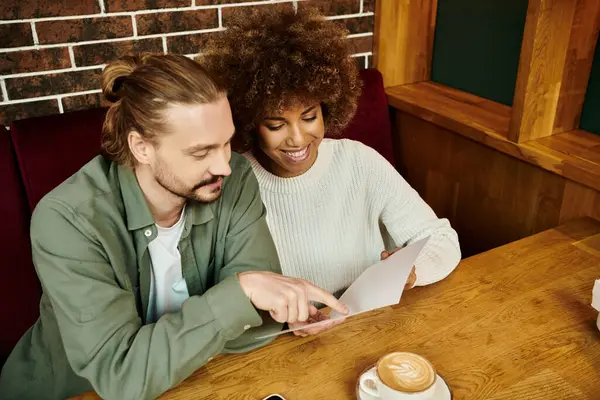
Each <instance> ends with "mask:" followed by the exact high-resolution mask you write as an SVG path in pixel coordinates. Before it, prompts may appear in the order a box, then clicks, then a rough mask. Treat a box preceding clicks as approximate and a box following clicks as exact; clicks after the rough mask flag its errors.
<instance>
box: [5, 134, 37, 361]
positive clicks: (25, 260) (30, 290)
mask: <svg viewBox="0 0 600 400" xmlns="http://www.w3.org/2000/svg"><path fill="white" fill-rule="evenodd" d="M0 188H1V189H0V190H1V193H2V194H1V195H0V213H2V217H3V225H4V226H3V229H0V254H1V255H2V260H1V261H0V269H1V270H2V278H0V302H1V303H0V304H1V305H0V365H2V364H3V363H4V360H5V359H6V357H7V356H8V353H9V352H10V350H11V349H12V348H13V346H14V345H15V344H16V343H17V341H18V340H19V338H20V337H21V335H22V334H23V333H24V332H25V331H26V330H27V329H29V327H30V326H31V325H32V324H33V323H34V322H35V320H36V319H37V317H38V314H39V298H40V295H41V293H42V290H41V288H40V284H39V282H38V279H37V276H36V274H35V270H34V269H33V263H32V262H31V247H30V245H29V219H30V213H29V207H27V200H26V197H25V188H24V187H23V183H22V182H21V178H20V174H19V167H18V165H17V159H16V157H15V153H14V148H13V146H12V143H11V141H10V135H9V133H8V131H6V129H4V127H0Z"/></svg>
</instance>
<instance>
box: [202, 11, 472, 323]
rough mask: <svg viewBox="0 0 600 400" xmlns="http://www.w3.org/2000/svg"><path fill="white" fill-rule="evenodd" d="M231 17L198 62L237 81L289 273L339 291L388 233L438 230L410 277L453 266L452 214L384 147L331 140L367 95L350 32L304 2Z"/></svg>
mask: <svg viewBox="0 0 600 400" xmlns="http://www.w3.org/2000/svg"><path fill="white" fill-rule="evenodd" d="M227 27H228V29H227V30H226V31H225V32H223V33H221V34H220V35H218V36H217V37H215V38H214V39H213V40H212V42H211V43H209V45H208V48H207V49H205V51H204V53H203V55H202V56H201V57H200V59H199V61H200V62H201V63H202V64H203V65H204V66H205V67H206V68H207V69H208V70H209V71H211V72H212V73H213V74H214V75H215V76H217V77H218V79H221V80H222V82H223V84H224V86H225V87H226V88H227V89H228V92H229V98H230V103H231V107H232V111H233V115H234V121H235V123H236V129H237V132H238V137H239V138H242V139H243V140H244V144H245V145H246V146H247V149H249V150H250V151H249V152H247V153H246V157H247V158H248V159H249V160H250V162H251V164H252V167H253V169H254V172H255V174H256V177H257V178H258V181H259V185H260V191H261V195H262V198H263V201H264V202H265V205H266V208H267V222H268V225H269V228H270V230H271V233H272V235H273V239H274V240H275V244H276V246H277V250H278V253H279V257H280V259H281V266H282V270H283V273H284V274H286V275H291V276H295V277H298V278H303V279H306V280H308V281H310V282H313V283H314V284H316V285H319V286H321V287H323V288H325V289H326V290H328V291H330V292H332V293H337V294H340V293H341V292H342V291H343V290H344V289H345V288H347V287H348V286H349V285H350V284H351V283H352V282H353V281H354V280H355V279H356V278H357V277H358V276H359V275H360V274H361V273H362V272H363V271H364V270H365V269H366V268H367V267H369V266H370V265H372V264H373V263H376V262H377V261H379V259H380V257H381V258H386V257H387V256H388V255H389V253H387V252H385V251H384V250H385V245H384V243H385V239H386V237H387V236H388V234H389V237H391V239H392V240H393V243H394V244H395V246H397V247H399V248H401V247H404V246H406V245H407V244H409V243H412V242H415V241H417V240H419V239H422V238H425V237H428V236H429V237H430V240H429V242H428V244H427V245H426V247H425V249H424V250H423V252H422V254H421V255H420V256H419V258H418V260H417V261H416V265H415V270H414V272H413V274H412V275H411V278H410V279H409V282H408V283H407V286H408V287H411V286H412V285H413V284H414V285H418V286H420V285H427V284H430V283H434V282H437V281H439V280H441V279H443V278H445V277H446V276H447V275H448V274H450V273H451V272H452V270H453V269H454V268H455V267H456V265H457V264H458V262H459V261H460V257H461V256H460V247H459V244H458V239H457V235H456V232H455V231H454V230H453V229H452V228H451V227H450V225H449V223H448V221H447V220H445V219H438V218H437V217H436V215H435V213H434V212H433V211H432V209H431V208H430V207H429V206H428V205H427V204H426V203H425V202H424V201H423V200H422V199H421V198H420V197H419V195H418V194H417V193H416V191H414V190H413V189H412V188H411V187H410V185H408V183H406V181H405V180H404V179H403V178H402V177H401V176H400V175H399V174H398V172H396V170H395V169H394V168H393V167H392V166H391V165H390V164H389V163H388V162H387V161H386V160H385V159H384V158H383V157H382V156H380V155H379V154H378V153H377V152H376V151H375V150H373V149H371V148H369V147H367V146H365V145H363V144H361V143H359V142H355V141H351V140H335V139H326V138H325V134H327V135H328V136H334V135H335V134H336V133H339V132H340V131H341V130H342V128H344V127H345V126H346V125H347V123H348V122H349V121H350V120H351V118H352V116H353V115H354V112H355V110H356V105H357V100H358V96H359V94H360V81H359V78H358V71H357V70H356V64H355V61H354V60H353V59H352V57H351V56H350V54H351V53H350V49H349V45H348V41H347V39H346V36H347V33H348V32H347V31H346V30H345V29H343V28H341V27H339V26H338V25H337V24H335V23H334V22H332V21H328V20H326V19H325V18H324V17H323V16H322V15H320V14H319V13H318V12H317V11H316V10H311V9H305V8H303V7H301V8H300V9H299V10H298V11H297V12H295V11H294V10H291V9H285V8H284V9H281V8H278V9H276V8H267V9H266V10H253V11H252V12H251V13H250V14H247V13H244V14H237V15H236V16H234V17H232V18H231V19H230V20H229V21H228V23H227ZM388 248H389V247H388ZM382 251H383V252H382ZM321 317H322V316H321V315H319V316H318V318H321ZM306 333H314V331H308V332H301V334H306Z"/></svg>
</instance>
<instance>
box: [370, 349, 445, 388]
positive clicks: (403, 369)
mask: <svg viewBox="0 0 600 400" xmlns="http://www.w3.org/2000/svg"><path fill="white" fill-rule="evenodd" d="M377 375H379V378H380V379H381V380H382V382H383V383H385V384H386V385H387V386H389V387H391V388H392V389H394V390H397V391H399V392H407V393H415V392H422V391H424V390H426V389H428V388H429V387H431V385H433V383H434V382H435V378H436V373H435V369H434V368H433V365H431V363H430V362H429V361H427V360H426V359H424V358H423V357H421V356H419V355H417V354H413V353H391V354H388V355H387V356H385V357H383V358H382V359H381V360H380V361H379V363H378V364H377Z"/></svg>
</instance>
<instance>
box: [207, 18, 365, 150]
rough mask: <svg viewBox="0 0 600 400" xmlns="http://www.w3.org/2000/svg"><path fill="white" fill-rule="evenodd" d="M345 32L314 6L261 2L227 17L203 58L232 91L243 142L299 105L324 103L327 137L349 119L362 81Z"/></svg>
mask: <svg viewBox="0 0 600 400" xmlns="http://www.w3.org/2000/svg"><path fill="white" fill-rule="evenodd" d="M347 35H348V31H347V30H346V29H345V28H344V27H342V26H340V25H338V24H336V23H334V22H333V21H329V20H327V19H325V17H323V15H321V14H320V13H319V11H317V10H316V9H312V8H304V7H299V10H298V11H295V10H294V9H292V8H291V7H285V8H284V7H256V8H253V9H251V10H250V11H249V12H248V11H242V10H240V11H238V12H237V13H235V14H234V15H232V16H231V18H230V19H228V21H227V30H226V31H223V32H221V33H218V34H215V36H214V37H213V38H211V40H210V42H209V43H208V44H207V47H206V48H205V49H204V50H205V51H204V52H203V53H202V54H201V55H200V56H199V57H198V61H199V62H200V63H201V64H202V65H203V66H204V67H205V68H206V69H207V70H208V71H209V72H210V73H211V75H212V76H214V77H215V78H216V79H217V81H219V83H220V84H221V85H222V86H223V87H225V88H226V90H227V92H228V95H229V101H230V104H231V108H232V111H233V118H234V122H235V125H236V129H237V133H238V135H240V136H241V137H238V142H240V145H241V146H242V147H245V148H249V147H251V146H252V144H253V143H254V140H255V136H256V126H257V124H258V122H259V121H261V120H263V119H264V117H266V116H267V115H273V114H276V113H278V112H281V111H283V110H286V109H288V108H289V107H290V106H293V105H296V104H309V103H320V104H321V106H322V107H323V115H324V120H325V129H326V133H327V135H329V136H331V135H335V134H337V133H339V132H340V130H341V129H342V128H344V127H345V126H346V125H347V124H348V122H350V120H351V119H352V117H353V115H354V113H355V111H356V106H357V101H358V96H359V95H360V90H361V82H360V80H359V78H358V71H357V68H356V63H355V62H354V60H353V59H352V57H351V51H350V45H349V41H348V40H347V39H346V36H347ZM240 139H241V140H240Z"/></svg>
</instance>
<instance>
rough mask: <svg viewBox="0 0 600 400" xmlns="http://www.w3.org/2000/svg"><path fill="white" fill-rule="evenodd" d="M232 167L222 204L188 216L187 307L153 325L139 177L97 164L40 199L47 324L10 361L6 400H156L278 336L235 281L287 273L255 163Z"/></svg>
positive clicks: (193, 209) (147, 226)
mask: <svg viewBox="0 0 600 400" xmlns="http://www.w3.org/2000/svg"><path fill="white" fill-rule="evenodd" d="M230 164H231V169H232V173H231V175H230V176H229V177H227V178H225V180H224V182H223V191H222V195H221V197H220V198H219V200H217V201H216V202H214V203H212V204H209V205H206V204H200V203H197V202H190V203H188V206H187V207H186V211H185V212H186V220H185V227H184V230H183V233H182V237H181V240H180V242H179V251H180V254H181V268H182V273H183V276H184V278H185V281H186V283H187V287H188V291H189V294H190V298H189V299H188V300H186V301H185V302H184V304H183V306H182V309H181V311H180V312H177V313H170V314H166V315H164V316H162V317H161V318H159V320H158V321H157V322H156V323H146V321H145V317H146V315H147V309H148V299H149V292H150V274H151V269H152V265H151V259H150V254H149V251H148V244H149V243H150V242H151V241H152V240H153V239H154V238H155V237H156V235H157V228H156V225H155V221H154V219H153V217H152V215H151V213H150V210H149V209H148V205H147V203H146V201H145V199H144V195H143V193H142V190H141V189H140V187H139V185H138V183H137V180H136V178H135V175H134V173H133V171H132V170H131V169H129V168H127V167H124V166H119V165H116V164H114V163H112V162H110V161H108V160H106V159H104V158H103V157H102V156H98V157H96V158H95V159H93V160H92V161H90V162H89V163H88V164H87V165H85V166H84V167H83V168H82V169H81V170H80V171H79V172H77V173H76V174H75V175H73V176H72V177H71V178H69V179H68V180H67V181H65V182H64V183H62V184H61V185H60V186H59V187H57V188H56V189H55V190H53V191H52V192H50V193H49V194H48V195H47V196H46V197H44V199H42V201H41V202H40V203H39V205H38V206H37V208H36V209H35V212H34V214H33V217H32V221H31V242H32V248H33V260H34V264H35V267H36V271H37V274H38V276H39V278H40V281H41V283H42V288H43V295H42V299H41V302H40V318H39V320H38V321H37V322H36V323H35V325H34V326H33V327H32V328H31V329H29V331H27V333H26V334H25V335H24V336H23V338H22V339H21V340H20V342H19V343H18V344H17V346H16V347H15V349H14V350H13V352H12V354H11V355H10V357H9V358H8V360H7V362H6V364H5V366H4V368H3V370H2V375H1V377H0V398H2V399H63V398H65V397H68V396H73V395H76V394H79V393H81V392H85V391H89V390H95V391H96V392H97V393H98V394H99V395H100V396H101V397H103V398H106V399H135V400H139V399H152V398H156V397H157V396H159V395H160V394H161V393H163V392H165V391H166V390H168V389H169V388H171V387H173V386H174V385H176V384H178V383H179V382H181V381H182V380H184V379H185V378H186V377H188V376H189V375H190V374H192V373H193V372H194V371H195V370H196V369H198V368H199V367H201V366H202V365H204V364H205V363H206V362H207V361H208V360H209V358H211V357H212V356H214V355H216V354H219V353H222V352H241V351H246V350H250V349H253V348H255V347H258V346H259V345H262V344H265V342H264V341H262V342H258V341H256V340H255V339H254V338H255V337H257V336H259V335H261V334H265V333H270V332H273V331H275V330H279V329H281V325H280V324H277V323H275V322H274V321H273V320H271V319H270V318H269V317H268V316H264V315H262V314H259V313H258V312H257V311H256V309H255V308H254V307H253V306H252V304H251V302H250V301H249V299H248V298H247V296H246V295H245V294H244V292H243V290H242V288H241V286H240V283H239V281H238V278H237V273H239V272H242V271H248V270H265V271H273V272H278V273H279V272H280V265H279V260H278V257H277V252H276V249H275V246H274V244H273V241H272V238H271V235H270V233H269V230H268V227H267V224H266V221H265V213H266V211H265V208H264V206H263V203H262V201H261V198H260V194H259V190H258V184H257V182H256V178H255V177H254V175H253V173H252V170H251V168H250V165H249V164H248V162H247V161H246V160H245V159H244V158H243V157H241V156H239V155H238V154H235V153H234V154H232V158H231V162H230ZM15 301H18V299H15ZM267 315H268V314H267ZM249 328H251V329H249Z"/></svg>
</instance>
